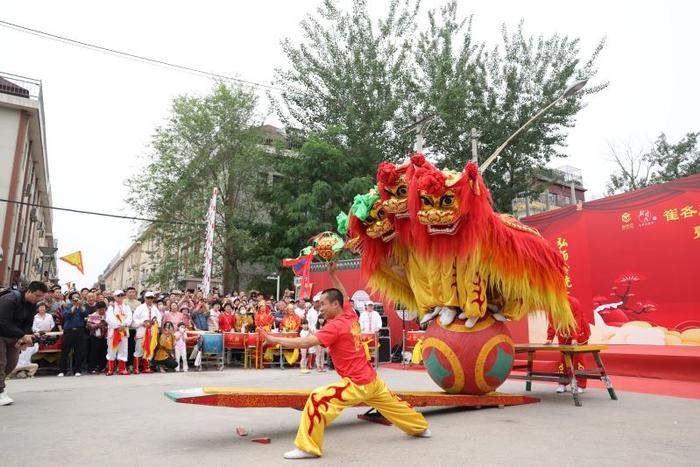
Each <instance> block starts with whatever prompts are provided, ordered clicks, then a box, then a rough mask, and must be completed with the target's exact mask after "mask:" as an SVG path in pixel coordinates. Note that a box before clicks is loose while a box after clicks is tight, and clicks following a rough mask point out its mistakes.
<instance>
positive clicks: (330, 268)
mask: <svg viewBox="0 0 700 467" xmlns="http://www.w3.org/2000/svg"><path fill="white" fill-rule="evenodd" d="M337 270H338V265H337V264H336V262H335V261H331V262H329V263H328V274H330V275H331V276H335V273H336V271H337Z"/></svg>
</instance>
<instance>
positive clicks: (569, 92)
mask: <svg viewBox="0 0 700 467" xmlns="http://www.w3.org/2000/svg"><path fill="white" fill-rule="evenodd" d="M587 82H588V80H587V79H583V80H581V81H576V82H575V83H573V84H571V85H570V86H568V87H567V88H566V89H565V90H564V93H563V94H562V95H561V96H559V97H557V98H556V99H554V101H552V103H550V104H549V105H548V106H547V107H545V108H544V109H542V110H540V111H539V112H537V113H536V114H535V115H534V116H533V117H532V118H531V119H530V120H528V121H527V122H525V124H524V125H523V126H521V127H520V128H518V129H517V130H516V131H515V133H513V134H512V135H510V136H509V137H508V139H507V140H505V141H504V142H503V144H501V145H500V146H498V147H497V148H496V150H495V151H494V152H493V154H491V155H490V156H489V158H488V159H486V161H484V163H483V164H482V165H481V167H479V170H481V173H484V172H485V171H486V169H488V168H489V166H490V165H491V164H492V163H493V161H494V160H496V158H497V157H498V155H499V154H500V153H501V151H503V150H504V149H505V148H506V146H508V143H510V142H511V140H512V139H513V138H515V137H516V136H517V135H518V134H519V133H520V132H521V131H523V130H524V129H525V128H527V127H528V126H530V124H531V123H532V122H534V121H535V120H536V119H537V117H539V116H540V115H542V114H543V113H545V112H546V111H548V110H549V109H551V108H552V107H554V106H555V105H557V104H558V103H559V102H560V101H562V100H564V99H566V98H567V97H571V96H573V95H574V94H576V93H577V92H579V91H580V90H581V89H583V87H584V86H585V85H586V83H587Z"/></svg>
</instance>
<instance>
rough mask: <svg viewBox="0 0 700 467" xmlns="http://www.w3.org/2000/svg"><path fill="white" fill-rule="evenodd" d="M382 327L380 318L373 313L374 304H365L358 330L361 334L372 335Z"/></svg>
mask: <svg viewBox="0 0 700 467" xmlns="http://www.w3.org/2000/svg"><path fill="white" fill-rule="evenodd" d="M381 327H382V317H381V316H379V313H377V312H376V311H374V303H373V302H367V303H366V304H365V310H364V311H363V312H362V313H360V330H361V332H362V333H363V334H374V333H375V332H377V331H379V328H381Z"/></svg>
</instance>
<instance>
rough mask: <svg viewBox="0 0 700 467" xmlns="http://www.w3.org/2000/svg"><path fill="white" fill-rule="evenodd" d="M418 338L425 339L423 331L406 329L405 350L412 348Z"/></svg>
mask: <svg viewBox="0 0 700 467" xmlns="http://www.w3.org/2000/svg"><path fill="white" fill-rule="evenodd" d="M418 339H423V340H425V331H406V350H411V349H413V348H414V347H415V346H416V343H418Z"/></svg>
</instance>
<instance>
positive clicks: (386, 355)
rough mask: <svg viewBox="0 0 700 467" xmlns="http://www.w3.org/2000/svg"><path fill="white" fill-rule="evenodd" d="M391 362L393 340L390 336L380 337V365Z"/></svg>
mask: <svg viewBox="0 0 700 467" xmlns="http://www.w3.org/2000/svg"><path fill="white" fill-rule="evenodd" d="M389 362H391V339H390V338H389V336H388V335H387V336H382V335H381V331H380V335H379V363H389Z"/></svg>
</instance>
